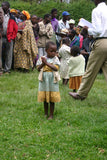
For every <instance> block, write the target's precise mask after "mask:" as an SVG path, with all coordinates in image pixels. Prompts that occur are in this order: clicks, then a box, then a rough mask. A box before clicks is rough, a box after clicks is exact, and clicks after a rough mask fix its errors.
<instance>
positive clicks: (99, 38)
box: [95, 37, 107, 40]
mask: <svg viewBox="0 0 107 160" xmlns="http://www.w3.org/2000/svg"><path fill="white" fill-rule="evenodd" d="M98 39H107V37H97V38H95V40H98Z"/></svg>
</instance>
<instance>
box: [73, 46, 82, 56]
mask: <svg viewBox="0 0 107 160" xmlns="http://www.w3.org/2000/svg"><path fill="white" fill-rule="evenodd" d="M78 54H80V48H79V47H78V46H72V47H71V55H72V56H73V57H76V56H78Z"/></svg>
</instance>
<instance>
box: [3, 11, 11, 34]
mask: <svg viewBox="0 0 107 160" xmlns="http://www.w3.org/2000/svg"><path fill="white" fill-rule="evenodd" d="M9 18H10V15H9V13H8V14H5V15H4V21H3V35H4V36H6V35H7V27H8V22H9Z"/></svg>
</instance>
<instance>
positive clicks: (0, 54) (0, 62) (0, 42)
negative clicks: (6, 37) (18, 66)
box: [0, 38, 2, 72]
mask: <svg viewBox="0 0 107 160" xmlns="http://www.w3.org/2000/svg"><path fill="white" fill-rule="evenodd" d="M1 71H2V38H0V72H1Z"/></svg>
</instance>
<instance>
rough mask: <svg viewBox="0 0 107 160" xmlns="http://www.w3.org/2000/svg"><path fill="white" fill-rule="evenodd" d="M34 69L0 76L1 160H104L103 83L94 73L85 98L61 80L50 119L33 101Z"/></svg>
mask: <svg viewBox="0 0 107 160" xmlns="http://www.w3.org/2000/svg"><path fill="white" fill-rule="evenodd" d="M37 76H38V73H37V71H34V72H31V73H26V74H24V73H18V72H12V73H11V74H10V75H3V76H2V77H0V160H106V159H107V84H106V82H105V80H104V77H103V75H98V77H97V79H96V81H95V83H94V86H93V88H92V90H91V92H90V93H89V96H88V98H87V99H86V100H85V101H82V102H81V101H75V100H73V99H72V98H71V97H70V96H69V95H68V92H69V88H68V86H67V87H63V86H62V84H61V82H60V92H61V97H62V101H61V102H60V103H57V104H56V108H55V114H54V119H53V120H50V121H48V120H47V119H46V118H45V117H44V112H43V104H41V103H38V102H37V90H38V79H37Z"/></svg>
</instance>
